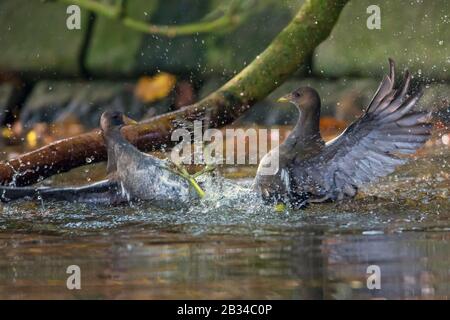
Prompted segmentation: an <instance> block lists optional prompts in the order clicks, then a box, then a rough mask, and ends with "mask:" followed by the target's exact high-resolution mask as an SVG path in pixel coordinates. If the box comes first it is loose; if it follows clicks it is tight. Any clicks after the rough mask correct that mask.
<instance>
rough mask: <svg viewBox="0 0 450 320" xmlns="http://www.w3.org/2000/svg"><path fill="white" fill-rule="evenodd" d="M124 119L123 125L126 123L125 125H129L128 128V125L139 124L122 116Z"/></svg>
mask: <svg viewBox="0 0 450 320" xmlns="http://www.w3.org/2000/svg"><path fill="white" fill-rule="evenodd" d="M122 119H123V123H124V124H125V125H127V126H128V125H132V124H137V123H138V122H137V121H136V120H133V119H131V118H129V117H127V116H126V115H123V116H122Z"/></svg>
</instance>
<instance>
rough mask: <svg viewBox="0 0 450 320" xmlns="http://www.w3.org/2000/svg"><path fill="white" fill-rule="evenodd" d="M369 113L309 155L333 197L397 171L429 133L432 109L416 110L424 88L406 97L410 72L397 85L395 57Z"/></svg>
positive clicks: (317, 177)
mask: <svg viewBox="0 0 450 320" xmlns="http://www.w3.org/2000/svg"><path fill="white" fill-rule="evenodd" d="M389 65H390V73H389V76H385V77H384V79H383V81H382V82H381V84H380V86H379V88H378V90H377V92H376V93H375V95H374V97H373V98H372V101H371V102H370V104H369V107H368V108H367V110H366V111H365V113H364V114H363V115H362V116H361V118H359V119H358V120H357V121H355V122H354V123H353V124H352V125H350V126H349V127H348V128H347V129H346V130H345V131H344V132H343V133H342V134H341V135H340V136H338V137H337V138H335V139H334V140H332V141H329V142H328V143H327V144H326V146H325V147H324V149H323V151H322V152H321V153H320V154H318V155H317V156H315V157H314V158H313V159H310V160H311V161H310V169H311V170H312V172H314V173H313V174H312V175H313V176H312V178H313V180H314V181H315V182H316V183H317V184H318V185H319V186H320V189H321V191H322V192H321V193H322V194H327V195H329V197H331V198H333V199H341V198H343V197H344V196H354V195H355V194H356V191H357V188H358V187H360V186H361V185H363V184H366V183H369V182H371V181H374V180H376V179H377V178H378V177H382V176H385V175H387V174H389V173H391V172H393V171H394V169H395V167H397V166H398V165H401V164H403V163H405V162H406V161H407V159H405V158H404V157H403V158H402V157H398V155H401V154H410V153H414V152H415V151H416V150H417V148H419V147H420V146H422V145H423V144H424V143H425V142H426V141H427V140H428V138H429V137H430V131H431V128H432V125H431V123H430V120H431V114H430V113H427V112H414V111H413V107H414V105H415V104H416V103H417V101H418V100H419V98H420V96H421V93H420V92H419V93H417V94H415V95H412V96H409V97H407V91H408V89H409V85H410V82H411V76H410V74H409V72H408V71H406V74H405V78H404V81H403V84H402V85H401V87H400V88H398V89H397V90H396V89H394V80H395V71H394V62H393V61H392V60H391V59H389Z"/></svg>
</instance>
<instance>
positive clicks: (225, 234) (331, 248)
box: [0, 0, 450, 299]
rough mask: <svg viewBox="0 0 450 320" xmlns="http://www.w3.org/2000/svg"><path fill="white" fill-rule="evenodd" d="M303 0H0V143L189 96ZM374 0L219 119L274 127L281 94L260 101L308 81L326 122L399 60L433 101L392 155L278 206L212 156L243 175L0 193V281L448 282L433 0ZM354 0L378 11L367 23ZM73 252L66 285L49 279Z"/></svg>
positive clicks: (443, 98)
mask: <svg viewBox="0 0 450 320" xmlns="http://www.w3.org/2000/svg"><path fill="white" fill-rule="evenodd" d="M303 2H304V1H302V0H240V1H235V0H128V1H124V0H95V1H92V0H73V1H69V0H54V1H40V0H1V1H0V150H1V151H2V152H1V154H0V159H1V160H3V159H8V158H14V157H16V156H17V155H18V154H19V153H22V152H25V151H28V150H32V149H35V148H38V147H40V146H42V145H44V144H47V143H50V142H52V141H55V140H57V139H61V138H65V137H69V136H73V135H77V134H79V133H82V132H85V131H88V130H91V129H92V128H95V127H97V126H98V121H99V116H100V114H101V113H102V112H103V111H105V110H107V109H115V110H120V111H125V112H126V113H127V114H128V115H129V116H131V117H132V118H135V119H138V120H140V119H144V118H148V117H152V116H155V115H158V114H162V113H165V112H168V111H171V110H176V109H178V108H180V107H182V106H185V105H188V104H191V103H193V102H195V101H198V100H199V99H200V98H202V97H204V96H206V95H207V94H208V93H210V92H213V91H214V90H215V89H217V88H219V87H220V86H221V85H222V84H224V83H225V82H226V81H227V80H229V79H231V78H232V77H233V76H234V75H235V74H236V73H238V72H239V71H240V70H242V69H243V68H244V67H245V66H246V65H248V64H249V63H251V61H253V60H254V59H255V58H257V56H258V54H259V53H260V52H262V50H264V49H265V48H266V47H267V46H268V45H269V44H270V43H271V41H272V39H273V38H274V37H275V36H276V35H277V34H278V32H279V31H280V30H282V29H283V28H284V26H286V25H287V24H288V23H289V22H290V20H291V18H292V17H293V15H294V14H295V13H296V12H297V11H298V9H299V8H300V6H301V5H302V4H303ZM374 2H375V1H373V0H350V1H349V3H348V4H347V5H346V7H345V8H344V10H343V12H342V14H341V16H340V18H339V20H338V22H337V24H336V26H335V27H334V29H333V31H332V33H331V36H330V37H329V38H328V39H327V40H326V41H324V42H323V43H322V44H321V45H320V46H319V47H318V48H317V49H316V50H315V52H314V54H313V55H312V56H311V57H310V58H309V59H308V63H307V64H306V65H304V66H303V67H302V68H301V69H300V70H298V72H297V73H296V74H295V75H293V76H292V77H291V78H290V79H289V80H288V81H287V82H286V83H284V84H282V85H281V86H280V87H279V88H278V89H277V90H275V91H274V92H273V93H271V94H270V95H269V96H268V97H267V98H266V99H265V100H263V101H260V102H258V103H257V104H256V105H255V106H254V107H252V108H251V109H250V110H249V111H248V112H246V113H245V114H244V115H243V116H242V117H241V118H240V119H239V120H238V121H237V122H236V123H235V124H234V125H236V126H240V127H250V126H251V127H255V126H261V127H276V128H281V130H280V135H281V137H280V138H281V139H283V137H284V136H285V135H286V134H287V133H288V132H289V130H290V128H291V127H292V125H293V124H294V123H295V121H296V119H297V111H296V110H295V107H293V106H291V105H282V104H277V103H276V102H275V101H276V100H277V98H278V97H280V96H281V95H284V94H285V93H286V92H288V91H291V90H292V89H294V88H296V87H298V86H300V85H305V84H308V85H310V86H313V87H314V88H316V89H317V90H318V91H319V93H320V95H321V97H322V99H323V101H322V104H323V117H322V120H321V130H322V134H323V135H324V137H325V138H326V139H328V138H331V137H333V136H335V135H336V134H338V133H339V132H340V131H341V130H342V129H343V128H345V127H346V126H347V125H348V123H349V122H350V121H352V120H353V119H354V118H355V117H356V116H358V115H359V114H360V113H361V110H362V108H363V107H364V106H366V105H367V104H368V102H369V100H370V99H371V96H372V95H373V94H374V92H375V90H376V88H377V86H378V83H379V82H380V81H381V78H382V76H383V75H384V74H385V73H386V72H387V67H388V61H387V59H388V57H391V58H393V59H394V60H395V61H396V63H397V69H398V71H399V72H398V73H401V72H400V71H403V70H404V69H406V68H408V69H409V70H410V71H411V72H412V74H413V75H414V79H413V90H417V88H418V87H419V86H424V87H425V89H426V90H425V96H424V97H423V98H422V99H421V100H420V102H419V107H420V108H426V109H428V110H432V111H433V112H434V116H435V123H436V124H435V128H436V130H434V134H433V138H432V139H431V140H430V141H429V142H428V143H427V145H426V147H425V148H423V149H422V150H420V151H419V153H418V154H417V155H414V161H411V162H410V163H409V165H407V166H403V167H401V168H400V169H399V170H398V171H396V172H395V173H393V174H392V175H390V176H388V177H386V178H385V179H383V180H382V181H379V182H377V183H374V184H373V185H371V186H368V188H367V189H364V190H362V193H361V195H360V196H358V198H356V199H353V200H349V201H347V202H343V203H341V202H339V203H334V204H329V203H327V204H320V205H314V206H311V207H310V208H308V209H306V210H301V211H299V212H286V213H284V214H278V213H274V212H273V211H272V208H269V207H263V206H259V205H258V204H256V203H252V201H251V200H249V199H251V198H249V196H248V193H246V192H245V191H243V190H247V189H245V188H241V187H240V186H243V187H247V186H249V185H250V184H251V182H252V178H253V177H254V171H255V166H252V169H251V171H250V170H249V171H247V172H244V169H243V168H242V166H241V167H239V168H238V169H237V168H234V171H232V172H231V171H230V172H231V173H232V175H233V176H232V177H235V178H242V177H247V178H244V179H235V180H233V181H232V182H231V181H228V180H225V179H224V180H222V179H221V178H220V177H216V179H217V181H218V183H220V184H221V185H220V188H219V187H218V189H217V190H215V189H212V188H211V190H208V195H209V196H210V197H211V200H208V201H206V202H205V203H203V202H201V203H199V204H193V205H192V206H191V207H190V208H188V209H186V210H185V209H181V210H165V209H159V208H155V207H152V206H151V204H148V205H144V206H135V205H131V206H117V207H114V206H112V207H109V206H108V207H106V206H92V205H91V206H90V205H85V204H76V203H69V202H62V203H53V202H48V203H47V202H45V203H44V202H38V201H36V202H32V201H20V202H17V203H11V204H0V248H1V249H2V254H1V255H0V298H2V299H25V298H34V299H41V298H51V299H64V298H74V299H79V298H92V299H101V298H110V299H114V298H121V299H149V298H150V299H153V298H158V299H167V298H172V299H173V298H176V299H186V298H189V299H204V298H205V299H227V298H232V299H242V298H254V299H255V298H264V299H282V298H288V299H371V298H375V299H382V298H392V299H402V298H405V299H406V298H407V299H448V298H449V295H450V278H449V270H450V260H449V259H448V257H449V255H450V246H449V243H450V242H449V240H450V233H449V230H450V214H449V213H450V201H449V185H450V184H449V181H450V173H449V170H448V165H449V160H448V159H449V158H450V157H449V154H450V148H449V145H450V134H449V132H450V131H449V129H448V125H449V123H450V116H449V101H450V72H449V69H450V32H449V30H450V1H448V0H426V1H425V0H378V1H376V3H374ZM73 3H84V4H86V3H90V4H92V3H94V4H96V6H95V5H94V9H92V7H91V9H92V10H85V9H83V6H81V7H82V9H81V15H80V17H81V20H80V22H81V23H80V29H75V30H69V29H68V28H67V26H66V22H67V19H68V18H69V17H70V16H71V14H68V13H67V8H68V6H69V5H70V4H73ZM99 4H100V7H99ZM372 4H376V5H378V6H379V7H380V10H381V12H380V13H381V25H380V26H381V29H373V30H369V29H368V28H367V25H366V22H367V18H368V17H369V16H370V14H368V13H367V8H368V7H369V6H370V5H372ZM119 7H120V8H122V9H124V12H125V13H126V15H127V16H128V18H129V19H128V20H126V21H127V25H124V22H123V21H122V20H120V19H118V18H117V16H115V13H114V10H115V9H116V8H119ZM99 8H100V9H99ZM105 8H106V9H108V10H105ZM142 23H151V24H153V25H158V26H161V25H169V26H174V25H176V26H190V27H192V25H194V26H197V27H198V25H199V24H200V25H201V26H203V28H200V29H203V31H205V29H208V28H209V29H210V30H206V31H207V32H188V34H186V35H183V36H180V35H174V34H171V33H170V32H165V33H166V34H165V35H161V34H160V35H156V34H148V33H144V32H140V31H137V30H135V29H136V28H137V29H139V28H141V27H142ZM130 25H131V27H130ZM144 26H145V25H144ZM205 26H206V27H207V28H206V27H205ZM164 30H166V29H164ZM164 30H163V32H162V33H164ZM160 31H161V30H160ZM166 31H167V30H166ZM188 31H189V30H188ZM398 78H399V79H400V74H399V75H398ZM399 79H398V80H399ZM88 160H90V161H91V159H90V158H88V159H86V163H89V161H88ZM231 169H233V168H230V170H231ZM104 175H105V168H104V164H99V165H92V164H90V165H88V166H84V167H80V168H77V169H74V170H72V171H71V172H68V173H64V174H60V175H57V176H53V177H51V179H46V180H45V181H43V182H42V183H43V184H48V185H74V184H86V183H90V182H92V181H94V180H99V179H102V178H104ZM227 181H228V182H227ZM73 264H76V265H79V266H80V267H81V268H82V270H83V271H82V275H83V282H82V288H83V290H81V291H78V290H67V288H66V279H67V276H68V274H67V273H66V268H67V266H69V265H73ZM369 265H379V266H380V268H381V270H382V279H383V280H382V281H383V282H382V290H368V289H367V287H366V278H367V271H366V268H367V266H369Z"/></svg>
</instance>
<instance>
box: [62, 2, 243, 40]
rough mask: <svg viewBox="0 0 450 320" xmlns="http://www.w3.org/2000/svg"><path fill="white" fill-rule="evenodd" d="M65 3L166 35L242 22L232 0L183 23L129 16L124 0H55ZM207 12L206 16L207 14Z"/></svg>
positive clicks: (151, 32)
mask: <svg viewBox="0 0 450 320" xmlns="http://www.w3.org/2000/svg"><path fill="white" fill-rule="evenodd" d="M56 1H59V2H62V3H66V4H74V5H78V6H79V7H80V8H82V9H85V10H89V11H91V12H93V13H95V14H98V15H101V16H104V17H106V18H109V19H113V20H117V21H120V22H121V23H122V24H123V25H124V26H125V27H127V28H130V29H132V30H135V31H137V32H142V33H148V34H153V35H159V36H166V37H170V38H173V37H177V36H187V35H195V34H200V33H209V32H214V31H220V30H223V29H225V28H228V27H232V26H237V25H238V24H239V23H241V22H242V20H243V19H242V16H241V15H238V14H237V10H236V9H237V2H235V1H232V2H231V4H230V6H229V8H228V9H227V10H225V11H224V12H223V14H222V15H221V16H219V17H217V18H215V19H213V20H206V19H205V20H201V21H198V22H193V23H188V24H184V25H156V24H151V23H147V22H145V21H142V20H137V19H134V18H131V17H129V16H128V15H127V13H126V1H125V0H120V1H118V3H117V5H115V6H112V5H107V4H104V3H101V2H98V1H95V0H56ZM209 15H210V14H207V15H206V16H209Z"/></svg>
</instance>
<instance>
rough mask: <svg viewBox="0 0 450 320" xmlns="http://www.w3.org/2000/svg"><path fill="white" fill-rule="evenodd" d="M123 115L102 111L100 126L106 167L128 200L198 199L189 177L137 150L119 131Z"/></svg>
mask: <svg viewBox="0 0 450 320" xmlns="http://www.w3.org/2000/svg"><path fill="white" fill-rule="evenodd" d="M124 119H125V118H124V116H123V114H122V113H119V112H109V111H107V112H105V113H103V114H102V116H101V119H100V126H101V129H102V132H103V137H104V139H105V142H106V147H107V152H108V165H107V170H108V174H109V175H110V180H112V181H116V182H117V183H118V184H119V185H120V186H121V189H122V194H123V195H124V196H125V197H126V198H127V199H129V200H132V199H139V200H148V201H151V202H152V203H153V204H156V205H160V206H164V207H167V206H172V205H178V204H183V203H188V202H189V201H190V200H192V199H195V198H197V197H198V196H197V194H196V192H195V190H194V189H193V188H192V187H191V185H190V184H189V182H188V180H187V179H185V178H183V177H181V176H180V175H178V174H176V173H174V172H173V171H172V170H171V169H170V166H169V164H168V163H167V162H166V161H164V160H161V159H158V158H156V157H153V156H151V155H148V154H145V153H143V152H141V151H139V150H138V149H137V148H136V147H135V146H133V145H132V144H131V143H130V142H128V141H127V140H126V139H125V138H124V137H123V136H122V134H121V132H120V128H121V127H122V125H123V124H124Z"/></svg>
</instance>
